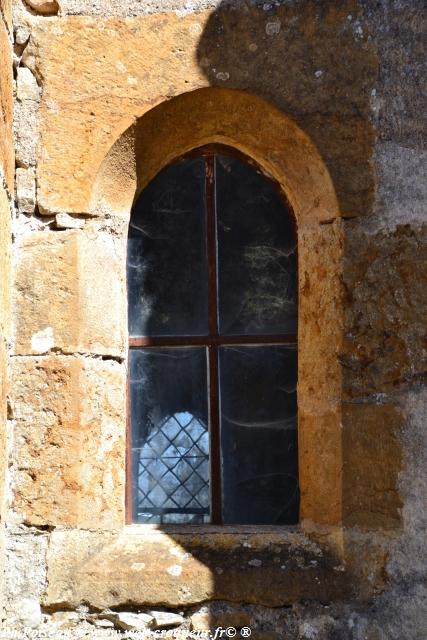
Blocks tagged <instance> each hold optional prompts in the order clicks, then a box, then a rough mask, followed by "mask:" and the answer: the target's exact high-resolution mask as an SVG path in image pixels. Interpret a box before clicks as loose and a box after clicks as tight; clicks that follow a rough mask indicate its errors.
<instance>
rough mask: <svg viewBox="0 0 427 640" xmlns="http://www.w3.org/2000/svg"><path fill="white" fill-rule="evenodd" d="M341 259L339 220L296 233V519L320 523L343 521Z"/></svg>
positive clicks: (306, 228)
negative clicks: (297, 280) (297, 316)
mask: <svg viewBox="0 0 427 640" xmlns="http://www.w3.org/2000/svg"><path fill="white" fill-rule="evenodd" d="M342 255H343V239H342V225H341V222H339V221H337V222H336V223H334V224H325V225H321V226H314V225H313V226H307V227H303V228H300V229H299V233H298V261H299V335H298V342H299V350H298V406H299V418H298V450H299V478H300V491H301V507H300V518H301V520H305V519H307V520H313V521H314V522H317V523H323V524H338V523H339V522H341V517H342V451H341V407H340V399H341V365H340V362H339V360H338V354H339V352H340V349H341V340H342V286H341V270H342ZM319 477H321V478H322V481H321V482H319Z"/></svg>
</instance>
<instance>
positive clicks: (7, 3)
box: [0, 0, 12, 32]
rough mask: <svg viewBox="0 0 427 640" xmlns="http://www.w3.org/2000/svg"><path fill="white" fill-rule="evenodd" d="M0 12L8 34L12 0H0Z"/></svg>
mask: <svg viewBox="0 0 427 640" xmlns="http://www.w3.org/2000/svg"><path fill="white" fill-rule="evenodd" d="M0 11H1V13H2V14H3V19H4V21H5V23H6V25H7V28H8V29H9V32H12V0H0Z"/></svg>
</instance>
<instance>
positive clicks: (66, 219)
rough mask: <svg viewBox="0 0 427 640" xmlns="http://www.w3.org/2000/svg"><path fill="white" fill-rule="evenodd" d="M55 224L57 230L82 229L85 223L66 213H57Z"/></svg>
mask: <svg viewBox="0 0 427 640" xmlns="http://www.w3.org/2000/svg"><path fill="white" fill-rule="evenodd" d="M55 224H56V227H57V229H82V228H83V227H84V226H85V221H84V219H82V218H76V217H74V218H73V216H69V215H68V213H57V214H56V216H55Z"/></svg>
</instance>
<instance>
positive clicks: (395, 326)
mask: <svg viewBox="0 0 427 640" xmlns="http://www.w3.org/2000/svg"><path fill="white" fill-rule="evenodd" d="M345 246H346V251H345V266H344V285H345V291H346V299H345V303H346V319H345V337H346V339H345V344H344V352H343V355H342V362H343V365H344V372H345V375H344V378H343V383H344V392H345V394H346V396H347V398H357V397H365V396H372V395H374V394H381V393H393V392H396V391H398V390H399V389H401V388H402V387H405V386H406V385H408V384H410V383H412V382H416V381H419V380H420V381H421V380H422V379H423V378H424V377H425V375H426V372H427V345H426V342H425V318H426V317H427V297H426V290H427V227H426V225H419V226H417V227H415V228H412V227H410V226H409V225H403V226H398V227H397V228H396V229H394V230H389V231H381V232H378V233H376V234H369V233H364V231H363V228H361V226H360V225H357V224H348V223H347V224H346V242H345Z"/></svg>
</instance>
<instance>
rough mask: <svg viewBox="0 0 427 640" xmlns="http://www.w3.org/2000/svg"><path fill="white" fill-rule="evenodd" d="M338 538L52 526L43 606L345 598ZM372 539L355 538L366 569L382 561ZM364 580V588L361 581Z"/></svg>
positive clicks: (350, 579) (373, 582) (373, 577)
mask: <svg viewBox="0 0 427 640" xmlns="http://www.w3.org/2000/svg"><path fill="white" fill-rule="evenodd" d="M230 529H231V530H230ZM336 537H337V534H336V532H334V533H332V534H330V535H329V540H327V538H328V535H325V536H324V537H323V538H322V536H319V540H320V542H317V541H316V540H314V539H310V538H309V537H308V536H307V535H305V534H304V533H303V532H302V531H301V530H299V529H298V528H293V527H286V528H281V529H279V528H275V527H260V528H257V527H246V528H245V527H238V528H235V527H231V528H228V527H224V528H217V527H213V528H212V530H210V529H209V528H208V527H202V528H197V527H188V528H187V529H186V533H183V528H182V527H181V531H180V528H179V527H177V528H173V527H168V528H167V529H164V530H163V529H154V528H152V527H150V526H146V525H133V526H129V527H125V528H124V529H123V530H122V531H118V532H110V533H107V532H94V531H81V530H80V531H79V530H73V531H59V530H56V531H54V532H53V533H52V535H51V541H50V546H49V551H48V587H47V590H46V593H45V595H44V600H43V604H44V606H45V607H47V608H49V607H51V608H52V609H54V608H57V607H66V608H68V607H71V608H73V607H76V606H78V605H79V604H80V603H81V602H85V603H86V604H87V605H88V606H90V607H92V608H94V609H103V608H105V607H120V606H125V605H126V606H160V605H163V606H170V607H186V606H190V605H193V604H197V603H200V602H204V601H209V600H218V599H220V600H221V599H222V600H228V601H232V602H247V603H257V604H262V605H265V606H271V607H278V606H284V605H289V604H291V603H293V602H296V601H298V600H301V599H315V600H320V601H329V600H333V599H345V598H346V597H348V596H349V595H350V594H352V593H354V592H355V591H358V588H359V585H358V584H357V582H356V583H355V580H354V573H353V571H352V568H351V567H352V561H350V564H349V567H348V570H346V569H345V566H344V565H343V564H342V563H340V561H339V559H338V555H337V553H335V552H333V551H332V548H333V546H334V544H335V543H334V541H333V540H335V541H336ZM338 537H339V535H338ZM373 539H374V536H372V534H369V540H370V541H371V542H372V540H373ZM363 541H364V542H366V539H365V538H363ZM353 546H354V545H353ZM368 546H369V545H366V550H365V551H363V550H362V549H363V548H364V547H363V545H362V544H360V543H359V547H358V552H357V554H355V555H356V556H357V560H356V564H357V565H359V566H360V567H361V566H362V565H372V562H373V561H372V557H375V558H376V560H375V562H376V563H377V565H379V564H381V560H382V559H381V554H378V553H377V548H375V551H374V554H372V551H371V550H367V547H368ZM373 546H374V547H375V544H374V545H373ZM375 562H374V563H373V564H374V566H371V568H370V571H369V577H368V578H367V580H359V582H360V584H361V586H360V589H359V591H360V593H362V592H363V591H365V593H366V592H367V591H369V592H372V590H373V589H375V588H376V587H378V585H379V583H380V582H381V578H380V573H381V570H382V568H383V565H381V566H376V565H375ZM358 573H359V575H361V573H362V572H361V570H360V569H359V572H358ZM367 581H368V582H369V585H368V589H367V590H366V589H364V587H363V585H362V583H363V582H367Z"/></svg>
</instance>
